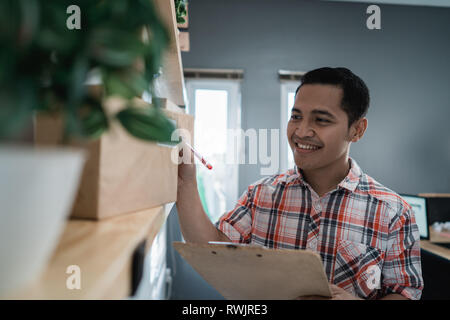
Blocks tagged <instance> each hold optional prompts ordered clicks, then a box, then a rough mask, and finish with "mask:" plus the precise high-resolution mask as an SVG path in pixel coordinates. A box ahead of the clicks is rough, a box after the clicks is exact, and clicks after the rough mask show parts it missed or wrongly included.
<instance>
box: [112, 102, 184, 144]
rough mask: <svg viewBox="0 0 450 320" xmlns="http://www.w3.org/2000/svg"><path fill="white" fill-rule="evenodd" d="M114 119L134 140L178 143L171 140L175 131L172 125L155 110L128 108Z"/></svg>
mask: <svg viewBox="0 0 450 320" xmlns="http://www.w3.org/2000/svg"><path fill="white" fill-rule="evenodd" d="M116 118H117V119H118V120H119V121H120V123H121V124H122V126H123V127H124V128H125V129H126V130H127V131H128V132H129V133H130V134H131V135H133V136H134V137H136V138H139V139H143V140H147V141H158V142H164V143H169V144H177V143H179V141H172V140H171V136H172V132H173V131H174V130H175V129H176V128H175V126H174V124H173V123H172V122H171V121H169V120H168V119H167V117H166V116H165V115H164V114H163V113H162V112H161V111H159V110H158V109H156V108H153V107H151V108H135V107H129V108H127V109H124V110H122V111H120V112H119V113H118V114H117V115H116Z"/></svg>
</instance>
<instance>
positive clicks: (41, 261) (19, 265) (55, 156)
mask: <svg viewBox="0 0 450 320" xmlns="http://www.w3.org/2000/svg"><path fill="white" fill-rule="evenodd" d="M84 161H85V153H84V152H83V151H81V150H77V149H69V148H40V149H36V148H34V147H12V146H5V145H4V146H1V145H0V297H1V296H6V295H9V294H12V293H14V292H15V291H16V290H19V289H22V288H23V287H25V286H26V285H27V284H29V283H30V282H31V281H32V280H34V279H36V277H39V276H40V274H41V272H42V271H43V270H44V268H45V266H46V264H47V262H48V260H49V259H50V257H51V254H52V253H53V251H54V249H55V248H56V246H57V244H58V239H59V237H60V236H61V233H62V231H63V230H64V226H65V223H66V220H67V218H68V216H69V214H70V211H71V209H72V204H73V201H74V199H75V196H76V194H77V190H78V184H79V181H80V177H81V173H82V170H83V165H84Z"/></svg>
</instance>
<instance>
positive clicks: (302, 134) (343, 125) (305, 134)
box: [287, 84, 351, 170]
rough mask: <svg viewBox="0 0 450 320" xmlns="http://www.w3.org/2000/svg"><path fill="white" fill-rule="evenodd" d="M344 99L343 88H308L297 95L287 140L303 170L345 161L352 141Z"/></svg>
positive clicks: (316, 85) (307, 85) (329, 86)
mask: <svg viewBox="0 0 450 320" xmlns="http://www.w3.org/2000/svg"><path fill="white" fill-rule="evenodd" d="M342 95H343V90H342V89H341V88H339V87H337V86H333V85H322V84H306V85H303V86H302V87H301V88H300V90H299V91H298V92H297V96H296V98H295V103H294V107H293V109H292V113H291V118H290V120H289V122H288V126H287V136H288V140H289V145H290V147H291V149H292V151H293V153H294V160H295V164H296V165H297V166H298V167H299V168H300V169H302V170H314V169H319V168H323V167H326V166H328V165H332V164H334V163H335V162H336V161H339V160H342V159H345V155H346V154H347V152H348V147H349V144H350V142H351V139H349V137H350V131H349V129H348V116H347V114H346V113H345V111H344V110H342V108H341V101H342Z"/></svg>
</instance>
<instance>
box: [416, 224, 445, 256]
mask: <svg viewBox="0 0 450 320" xmlns="http://www.w3.org/2000/svg"><path fill="white" fill-rule="evenodd" d="M433 242H450V238H448V237H444V236H441V235H440V234H439V232H436V231H434V230H433V228H431V227H430V240H420V247H421V248H422V249H424V250H427V251H430V252H431V253H434V254H437V255H439V256H441V257H443V258H446V259H448V260H450V249H447V248H445V247H442V246H438V245H437V244H434V243H433Z"/></svg>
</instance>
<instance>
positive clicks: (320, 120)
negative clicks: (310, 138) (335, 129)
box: [317, 118, 330, 123]
mask: <svg viewBox="0 0 450 320" xmlns="http://www.w3.org/2000/svg"><path fill="white" fill-rule="evenodd" d="M317 121H319V122H325V123H327V122H330V121H329V120H327V119H322V118H317Z"/></svg>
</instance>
